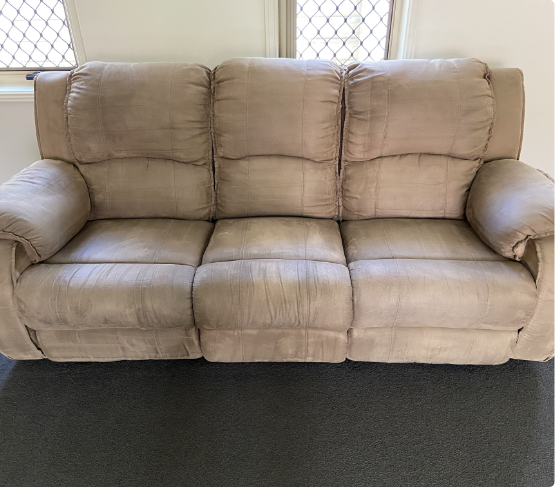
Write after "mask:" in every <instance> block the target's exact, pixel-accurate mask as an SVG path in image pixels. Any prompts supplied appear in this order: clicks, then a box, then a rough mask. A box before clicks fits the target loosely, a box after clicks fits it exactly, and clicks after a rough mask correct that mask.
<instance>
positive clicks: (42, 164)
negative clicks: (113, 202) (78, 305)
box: [0, 159, 91, 263]
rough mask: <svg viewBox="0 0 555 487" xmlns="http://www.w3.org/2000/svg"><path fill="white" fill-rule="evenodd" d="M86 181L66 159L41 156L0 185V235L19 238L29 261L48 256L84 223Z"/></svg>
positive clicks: (86, 197)
mask: <svg viewBox="0 0 555 487" xmlns="http://www.w3.org/2000/svg"><path fill="white" fill-rule="evenodd" d="M90 208H91V204H90V198H89V191H88V188H87V184H86V183H85V180H84V179H83V176H81V174H80V173H79V171H78V170H77V169H76V168H75V167H74V166H72V165H71V164H68V163H66V162H62V161H54V160H51V159H45V160H42V161H38V162H35V163H34V164H32V165H31V166H30V167H28V168H27V169H24V170H23V171H21V172H20V173H19V174H17V175H16V176H14V177H13V178H11V179H10V180H9V181H8V182H6V183H4V184H3V185H2V186H0V239H8V240H15V241H18V242H20V243H21V244H22V245H23V247H24V248H25V251H26V252H27V254H28V255H29V258H30V259H31V262H33V263H37V262H40V261H42V260H45V259H48V258H49V257H51V256H52V255H54V254H55V253H56V252H57V251H58V250H60V249H61V248H62V247H63V246H64V245H65V244H66V243H67V242H69V240H71V239H72V238H73V237H74V236H75V235H76V234H77V232H79V230H81V228H83V226H84V225H85V223H86V222H87V220H88V218H89V213H90Z"/></svg>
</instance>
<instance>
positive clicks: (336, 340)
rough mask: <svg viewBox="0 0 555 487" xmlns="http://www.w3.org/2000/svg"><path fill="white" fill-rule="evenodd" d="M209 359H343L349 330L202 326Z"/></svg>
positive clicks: (302, 360)
mask: <svg viewBox="0 0 555 487" xmlns="http://www.w3.org/2000/svg"><path fill="white" fill-rule="evenodd" d="M200 341H201V346H202V351H203V353H204V358H206V360H209V361H210V362H333V363H337V362H343V361H344V360H345V358H346V357H347V332H346V331H327V330H316V329H293V328H281V329H280V328H274V329H246V330H200Z"/></svg>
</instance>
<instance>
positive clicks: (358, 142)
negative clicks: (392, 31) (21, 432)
mask: <svg viewBox="0 0 555 487" xmlns="http://www.w3.org/2000/svg"><path fill="white" fill-rule="evenodd" d="M35 96H36V100H35V115H36V117H35V118H36V129H37V139H38V144H39V148H40V153H41V157H42V160H41V161H38V162H35V163H34V164H32V165H31V166H30V167H29V168H27V169H25V170H23V171H22V172H21V173H19V174H18V175H16V176H14V177H13V178H12V179H11V180H10V181H9V182H7V183H5V184H4V185H2V186H1V187H0V262H1V265H0V352H2V353H3V354H4V355H6V356H7V357H10V358H13V359H41V358H48V359H51V360H56V361H110V360H122V359H179V358H198V357H201V356H204V357H206V359H207V360H210V361H221V362H250V361H307V362H309V361H314V362H318V361H319V362H341V361H343V360H345V359H346V358H349V359H351V360H359V361H377V362H424V363H454V364H499V363H503V362H505V361H507V360H508V359H510V358H515V359H524V360H537V361H543V360H548V359H550V358H551V357H552V356H553V212H554V211H553V182H552V180H550V179H549V177H548V176H546V175H545V174H543V173H541V172H539V171H538V170H536V169H534V168H532V167H531V166H528V165H526V164H524V163H522V162H519V160H518V158H519V153H520V147H521V141H522V130H523V129H522V124H523V117H524V89H523V79H522V73H521V72H520V71H519V70H517V69H491V70H490V69H488V67H487V66H486V65H485V64H484V63H482V62H480V61H478V60H476V59H453V60H435V61H428V60H403V61H385V62H377V63H355V64H353V65H351V66H349V68H348V69H347V70H345V71H344V70H342V69H341V68H340V67H339V66H337V65H336V64H334V63H332V62H328V61H323V60H314V61H301V60H291V59H261V58H239V59H233V60H230V61H226V62H224V63H223V64H221V65H220V66H218V67H217V68H216V69H215V70H213V71H210V70H209V69H207V68H205V67H203V66H201V65H196V64H158V63H154V64H153V63H145V64H123V63H101V62H92V63H87V64H85V65H83V66H81V67H79V68H77V69H75V70H73V71H71V72H69V73H68V72H49V73H41V74H40V75H39V76H38V77H37V78H36V81H35Z"/></svg>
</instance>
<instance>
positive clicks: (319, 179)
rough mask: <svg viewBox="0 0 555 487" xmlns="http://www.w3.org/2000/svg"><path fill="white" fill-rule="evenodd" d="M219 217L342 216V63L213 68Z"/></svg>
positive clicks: (248, 61) (250, 62) (254, 61)
mask: <svg viewBox="0 0 555 487" xmlns="http://www.w3.org/2000/svg"><path fill="white" fill-rule="evenodd" d="M213 86H214V108H213V109H214V123H213V136H214V137H213V138H214V150H215V166H216V218H235V217H247V216H306V217H314V218H334V217H335V216H336V215H337V214H338V204H339V202H338V158H339V146H340V132H341V97H342V89H343V77H342V71H341V68H339V67H338V66H337V65H336V64H335V63H333V62H331V61H322V60H311V61H301V60H293V59H264V58H238V59H232V60H230V61H226V62H224V63H223V64H221V65H220V66H218V67H217V68H216V70H215V73H214V83H213Z"/></svg>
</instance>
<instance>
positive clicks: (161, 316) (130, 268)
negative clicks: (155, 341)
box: [15, 264, 195, 330]
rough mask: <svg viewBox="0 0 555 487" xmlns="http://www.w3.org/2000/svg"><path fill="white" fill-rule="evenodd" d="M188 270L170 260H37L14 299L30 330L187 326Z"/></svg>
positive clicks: (189, 319)
mask: <svg viewBox="0 0 555 487" xmlns="http://www.w3.org/2000/svg"><path fill="white" fill-rule="evenodd" d="M194 274H195V268H194V267H192V266H186V265H171V264H39V265H35V266H32V267H30V268H29V269H27V270H26V271H25V272H24V273H23V274H22V275H21V277H20V278H19V281H18V283H17V286H16V289H15V297H16V301H17V305H18V308H19V312H20V315H21V318H22V320H23V323H24V324H25V325H26V326H28V327H29V328H32V329H34V330H71V329H85V328H140V329H145V330H146V329H154V328H175V327H182V328H193V327H194V321H193V312H192V301H191V287H192V284H193V277H194Z"/></svg>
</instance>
